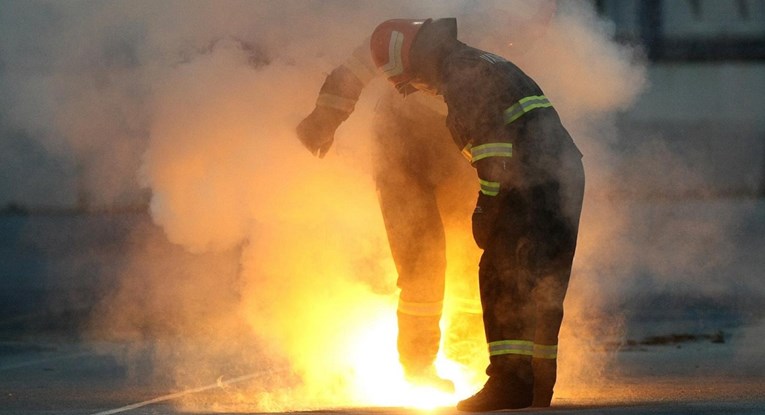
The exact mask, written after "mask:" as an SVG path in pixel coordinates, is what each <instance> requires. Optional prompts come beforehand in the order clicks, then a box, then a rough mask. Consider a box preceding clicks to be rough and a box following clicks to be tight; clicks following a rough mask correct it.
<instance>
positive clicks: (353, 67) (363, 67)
mask: <svg viewBox="0 0 765 415" xmlns="http://www.w3.org/2000/svg"><path fill="white" fill-rule="evenodd" d="M343 66H345V67H346V68H347V69H348V70H349V71H351V73H352V74H353V75H354V76H355V77H356V78H357V79H358V80H359V81H361V83H362V84H364V85H366V84H368V83H369V81H371V80H372V78H374V77H375V76H376V75H377V72H376V71H375V69H374V68H370V67H369V66H368V65H367V64H365V63H364V62H363V61H362V60H361V59H359V58H358V57H356V56H355V55H351V57H350V58H348V60H346V61H345V63H343Z"/></svg>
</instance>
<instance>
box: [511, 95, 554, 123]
mask: <svg viewBox="0 0 765 415" xmlns="http://www.w3.org/2000/svg"><path fill="white" fill-rule="evenodd" d="M547 107H552V103H551V102H550V100H548V99H547V97H546V96H544V95H532V96H530V97H526V98H521V99H520V100H518V102H516V103H515V104H513V105H512V106H510V108H508V109H506V110H505V113H504V116H505V124H510V123H511V122H513V121H515V120H517V119H518V118H521V117H522V116H523V114H525V113H527V112H529V111H531V110H535V109H537V108H547Z"/></svg>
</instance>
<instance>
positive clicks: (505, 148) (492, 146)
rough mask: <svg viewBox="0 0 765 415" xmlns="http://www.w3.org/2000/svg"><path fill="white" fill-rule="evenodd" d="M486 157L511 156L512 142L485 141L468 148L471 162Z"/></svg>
mask: <svg viewBox="0 0 765 415" xmlns="http://www.w3.org/2000/svg"><path fill="white" fill-rule="evenodd" d="M463 151H464V150H463ZM487 157H513V143H487V144H481V145H480V146H475V147H471V148H470V162H471V163H475V162H476V161H478V160H481V159H485V158H487Z"/></svg>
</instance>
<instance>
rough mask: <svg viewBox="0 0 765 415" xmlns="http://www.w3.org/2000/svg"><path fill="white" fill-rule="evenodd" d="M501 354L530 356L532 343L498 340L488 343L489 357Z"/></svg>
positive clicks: (532, 350)
mask: <svg viewBox="0 0 765 415" xmlns="http://www.w3.org/2000/svg"><path fill="white" fill-rule="evenodd" d="M503 354H518V355H523V356H532V355H533V354H534V342H532V341H528V340H500V341H496V342H490V343H489V356H499V355H503Z"/></svg>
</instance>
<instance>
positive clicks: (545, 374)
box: [531, 359, 557, 408]
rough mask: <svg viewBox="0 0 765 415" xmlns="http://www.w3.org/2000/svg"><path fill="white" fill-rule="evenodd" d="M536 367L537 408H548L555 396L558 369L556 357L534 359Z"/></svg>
mask: <svg viewBox="0 0 765 415" xmlns="http://www.w3.org/2000/svg"><path fill="white" fill-rule="evenodd" d="M531 363H532V367H533V369H534V402H533V403H532V404H531V406H533V407H535V408H547V407H548V406H550V402H552V397H553V387H555V378H556V373H555V372H556V370H557V360H556V359H532V362H531Z"/></svg>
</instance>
